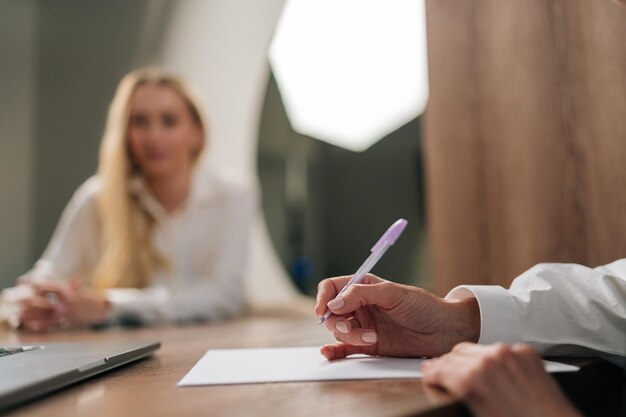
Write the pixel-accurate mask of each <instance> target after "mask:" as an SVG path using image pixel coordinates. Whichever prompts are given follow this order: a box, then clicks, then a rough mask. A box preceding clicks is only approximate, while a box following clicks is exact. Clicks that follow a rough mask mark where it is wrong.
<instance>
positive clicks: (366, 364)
mask: <svg viewBox="0 0 626 417" xmlns="http://www.w3.org/2000/svg"><path fill="white" fill-rule="evenodd" d="M422 362H424V359H407V358H381V357H372V356H365V355H355V356H351V357H349V358H346V359H339V360H335V361H332V362H329V361H327V360H326V359H325V358H324V357H323V356H322V355H321V354H320V348H319V347H288V348H271V349H210V350H209V351H207V353H205V354H204V356H203V357H202V358H201V359H200V360H199V361H198V363H197V364H196V365H195V366H194V367H193V368H192V369H191V371H189V373H187V375H185V377H184V378H183V379H181V380H180V382H179V383H178V386H179V387H183V386H194V385H228V384H251V383H261V382H296V381H331V380H356V379H402V378H420V377H421V376H422V372H421V370H420V368H421V365H422ZM544 362H545V365H546V370H547V371H548V372H572V371H577V370H578V368H577V367H575V366H571V365H565V364H561V363H556V362H548V361H544Z"/></svg>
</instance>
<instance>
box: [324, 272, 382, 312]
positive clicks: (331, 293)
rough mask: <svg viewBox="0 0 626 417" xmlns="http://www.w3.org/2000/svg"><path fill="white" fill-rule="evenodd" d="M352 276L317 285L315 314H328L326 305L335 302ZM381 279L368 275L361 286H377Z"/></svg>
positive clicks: (327, 279)
mask: <svg viewBox="0 0 626 417" xmlns="http://www.w3.org/2000/svg"><path fill="white" fill-rule="evenodd" d="M350 278H352V275H344V276H342V277H334V278H326V279H325V280H323V281H320V283H319V284H318V285H317V297H316V299H315V314H317V315H318V316H321V315H323V314H324V313H325V312H326V304H328V302H329V301H330V300H333V299H334V298H335V297H336V296H337V294H339V292H340V291H341V290H342V289H343V287H345V286H346V284H347V283H348V281H350ZM382 281H383V280H382V279H381V278H378V277H377V276H376V275H372V274H367V275H365V277H364V278H363V281H362V282H361V284H377V283H379V282H382Z"/></svg>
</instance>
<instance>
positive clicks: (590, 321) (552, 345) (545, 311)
mask: <svg viewBox="0 0 626 417" xmlns="http://www.w3.org/2000/svg"><path fill="white" fill-rule="evenodd" d="M468 296H474V297H476V299H477V301H478V304H479V307H480V315H481V332H480V340H479V343H482V344H487V343H493V342H496V341H501V342H505V343H516V342H522V341H523V342H526V343H529V344H530V345H532V346H533V347H534V348H535V349H536V350H537V351H539V352H540V353H542V354H554V355H567V354H578V355H579V354H589V353H600V354H601V356H604V357H606V358H607V359H609V360H612V361H614V362H618V363H619V362H620V361H623V360H625V358H626V259H620V260H618V261H615V262H613V263H611V264H608V265H604V266H601V267H598V268H588V267H585V266H582V265H577V264H539V265H536V266H535V267H533V268H531V269H529V270H528V271H526V272H524V273H523V274H522V275H520V276H519V277H517V278H516V279H515V280H514V281H513V283H512V284H511V287H510V289H508V290H506V289H504V288H502V287H498V286H481V285H464V286H460V287H457V288H454V289H453V290H452V291H450V293H449V294H448V295H447V296H446V298H466V297H468ZM602 354H604V355H602ZM621 364H622V365H623V363H621Z"/></svg>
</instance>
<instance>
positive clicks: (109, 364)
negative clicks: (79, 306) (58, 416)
mask: <svg viewBox="0 0 626 417" xmlns="http://www.w3.org/2000/svg"><path fill="white" fill-rule="evenodd" d="M29 345H30V346H28V347H26V346H22V349H24V350H25V351H22V352H19V353H13V354H10V355H6V356H0V411H4V410H6V409H7V408H11V407H14V406H16V405H18V404H22V403H24V402H26V401H28V400H31V399H33V398H36V397H39V396H42V395H45V394H48V393H50V392H52V391H55V390H58V389H59V388H63V387H65V386H68V385H70V384H73V383H76V382H78V381H81V380H83V379H85V378H89V377H91V376H93V375H96V374H99V373H101V372H105V371H108V370H109V369H113V368H115V367H118V366H120V365H124V364H126V363H129V362H132V361H135V360H137V359H141V358H144V357H146V356H149V355H150V354H151V353H152V352H154V351H155V350H157V349H158V348H159V347H160V346H161V344H160V343H159V342H154V341H149V342H138V341H135V342H133V341H105V342H84V343H83V342H73V343H42V344H36V343H32V344H29ZM16 346H17V345H16ZM0 349H1V350H4V351H5V352H6V351H9V350H12V347H11V346H9V345H5V346H1V348H0ZM1 350H0V351H1ZM15 350H17V351H19V350H21V349H19V348H17V349H15Z"/></svg>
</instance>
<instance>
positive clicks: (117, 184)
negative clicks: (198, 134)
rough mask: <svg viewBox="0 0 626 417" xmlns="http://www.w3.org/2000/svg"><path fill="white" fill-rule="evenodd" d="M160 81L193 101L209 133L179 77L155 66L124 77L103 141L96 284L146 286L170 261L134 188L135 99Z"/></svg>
mask: <svg viewBox="0 0 626 417" xmlns="http://www.w3.org/2000/svg"><path fill="white" fill-rule="evenodd" d="M146 84H157V85H162V86H167V87H170V88H172V89H173V90H174V91H176V92H177V93H178V94H179V95H180V96H181V97H182V98H183V99H184V100H185V101H186V103H187V105H188V108H189V112H190V113H191V116H192V119H193V120H194V121H195V122H196V123H198V125H199V127H200V128H201V130H202V133H203V140H202V144H201V149H199V150H198V153H197V154H195V160H194V163H195V162H196V161H197V160H198V159H199V155H200V153H201V151H202V148H204V147H205V146H204V143H205V139H204V137H205V136H206V132H207V124H206V121H205V119H204V117H203V112H202V111H201V106H200V104H199V101H198V100H197V99H196V98H195V96H194V94H193V93H192V92H191V90H190V89H189V88H188V87H187V86H186V85H185V84H184V82H183V81H181V80H180V79H179V78H177V77H175V76H173V75H171V74H168V73H165V72H163V71H161V70H158V69H154V68H145V69H139V70H136V71H133V72H131V73H129V74H128V75H126V76H125V77H124V78H123V79H122V80H121V81H120V83H119V85H118V87H117V91H116V93H115V97H114V98H113V101H112V102H111V106H110V107H109V113H108V118H107V122H106V128H105V132H104V136H103V138H102V142H101V144H100V160H99V163H98V176H99V178H100V180H101V181H102V188H101V190H100V194H99V196H98V207H99V210H100V219H101V227H102V228H101V242H100V244H101V251H100V259H99V261H98V264H97V265H96V267H95V269H94V271H93V274H92V276H91V281H92V285H93V287H94V288H97V289H103V288H111V287H135V288H141V287H144V286H146V285H148V284H149V283H150V279H151V276H152V274H153V272H154V271H155V270H156V269H157V268H159V267H161V268H163V267H168V260H167V259H165V258H163V256H162V255H161V254H159V253H158V252H157V250H156V249H155V248H154V246H153V244H152V234H153V231H154V227H155V224H156V220H155V219H154V218H153V217H152V216H151V215H150V214H149V213H148V212H147V211H146V210H145V209H144V208H143V207H142V206H141V205H140V203H139V201H138V200H137V197H136V196H135V195H133V194H132V193H131V189H130V184H129V183H130V179H131V177H132V176H133V175H136V174H137V167H136V166H135V164H134V163H133V161H132V157H131V155H130V151H129V145H128V138H127V135H128V127H129V123H130V116H131V115H130V112H131V99H132V96H133V93H134V92H135V90H136V89H137V88H138V87H139V86H142V85H146Z"/></svg>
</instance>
